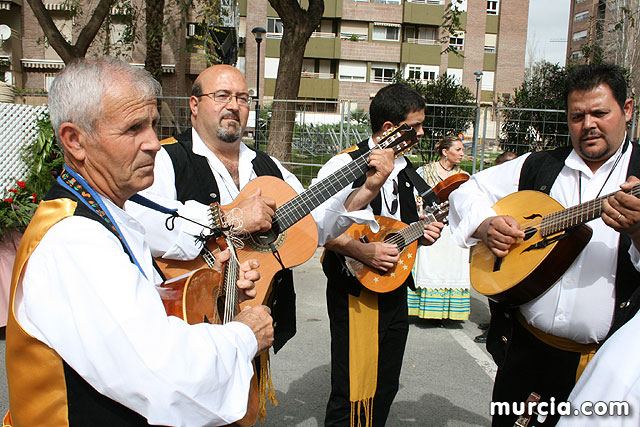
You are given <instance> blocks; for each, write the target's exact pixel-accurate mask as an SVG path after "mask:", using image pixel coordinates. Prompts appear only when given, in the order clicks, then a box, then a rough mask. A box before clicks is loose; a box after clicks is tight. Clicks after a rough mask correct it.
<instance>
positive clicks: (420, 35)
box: [404, 27, 437, 44]
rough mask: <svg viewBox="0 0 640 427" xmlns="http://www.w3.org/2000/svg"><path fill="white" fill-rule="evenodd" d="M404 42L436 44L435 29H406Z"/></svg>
mask: <svg viewBox="0 0 640 427" xmlns="http://www.w3.org/2000/svg"><path fill="white" fill-rule="evenodd" d="M404 41H405V42H407V43H418V44H436V42H437V40H436V28H435V27H406V28H405V30H404Z"/></svg>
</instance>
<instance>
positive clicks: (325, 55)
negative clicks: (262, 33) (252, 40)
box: [266, 32, 340, 59]
mask: <svg viewBox="0 0 640 427" xmlns="http://www.w3.org/2000/svg"><path fill="white" fill-rule="evenodd" d="M281 39H282V33H267V43H266V44H267V48H266V55H267V57H269V58H278V57H280V40H281ZM304 56H305V58H320V59H337V58H340V39H339V38H337V37H336V35H335V34H334V33H322V32H315V33H313V34H311V38H310V39H309V41H308V42H307V46H306V48H305V50H304Z"/></svg>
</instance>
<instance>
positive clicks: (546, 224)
mask: <svg viewBox="0 0 640 427" xmlns="http://www.w3.org/2000/svg"><path fill="white" fill-rule="evenodd" d="M615 193H617V191H615V192H613V193H610V194H607V195H605V196H602V197H598V198H597V199H593V200H589V201H588V202H585V203H581V204H579V205H576V206H572V207H570V208H567V209H563V210H561V211H558V212H553V213H551V214H549V215H546V216H545V217H544V218H543V219H542V226H541V227H540V232H541V233H542V235H543V236H549V235H552V234H556V233H559V232H561V231H564V230H566V229H569V228H573V227H577V226H579V225H582V224H585V223H587V222H589V221H592V220H594V219H596V218H598V217H599V216H600V215H602V202H603V201H604V200H605V199H607V198H608V197H609V196H612V195H614V194H615ZM628 193H630V194H632V195H633V196H636V197H640V184H637V185H636V186H635V187H633V188H632V189H631V191H628Z"/></svg>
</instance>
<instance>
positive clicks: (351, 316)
mask: <svg viewBox="0 0 640 427" xmlns="http://www.w3.org/2000/svg"><path fill="white" fill-rule="evenodd" d="M424 105H425V104H424V99H422V97H421V96H420V95H419V94H418V93H417V92H416V91H414V90H413V89H411V88H409V87H408V86H404V85H400V84H394V85H389V86H385V87H384V88H382V89H380V90H379V91H378V93H377V94H376V96H375V97H374V99H373V100H372V102H371V106H370V110H369V111H370V112H369V114H370V120H371V128H372V131H373V135H372V137H371V138H370V139H368V140H365V141H362V142H361V143H360V144H358V145H357V146H355V147H353V148H352V149H351V150H347V152H344V153H341V154H338V155H337V156H335V157H333V158H332V159H331V160H329V162H328V163H327V164H326V165H325V166H323V168H322V169H321V170H320V172H319V173H318V178H322V177H324V176H327V175H329V174H331V173H332V172H333V171H335V170H337V169H338V168H339V167H341V166H343V165H345V164H347V163H348V162H350V161H352V159H354V158H357V157H358V156H360V155H362V153H365V152H367V151H368V150H369V149H371V148H373V147H374V145H375V144H374V141H377V139H378V138H380V137H382V135H383V134H384V132H387V131H390V130H391V129H393V128H395V127H397V126H399V125H401V124H407V125H409V126H410V127H412V128H413V129H414V130H415V132H416V133H417V136H418V138H419V137H421V136H422V135H423V134H424V131H423V130H422V122H423V121H424ZM380 151H381V150H373V152H372V156H373V155H375V156H377V160H378V161H380V162H381V163H380V164H381V165H383V166H381V167H379V168H378V169H376V171H375V173H374V172H373V171H372V172H371V173H369V174H368V176H367V178H366V179H365V178H364V177H363V178H362V179H360V180H356V182H355V183H354V184H353V186H349V187H348V188H346V189H344V190H343V191H341V192H340V193H338V194H337V195H336V196H335V197H334V199H338V200H341V201H342V200H344V205H345V207H346V208H347V210H350V211H359V210H362V211H363V213H362V217H361V218H362V219H363V220H365V219H371V220H372V219H373V214H375V215H381V216H385V217H389V218H393V219H396V220H399V221H400V220H401V221H403V222H405V223H412V222H415V221H417V220H418V211H417V207H416V202H415V198H414V184H413V181H412V179H411V178H410V177H409V175H408V173H407V169H409V168H413V166H412V165H411V163H410V162H409V161H408V159H406V158H405V157H404V156H400V157H398V158H396V159H395V160H394V158H393V153H392V152H391V150H390V149H386V150H382V153H380ZM416 176H418V175H417V174H416ZM424 185H425V186H426V184H424ZM352 214H353V215H354V216H357V214H355V213H354V212H352ZM376 226H377V224H375V223H374V225H373V227H376ZM442 227H443V224H442V223H432V224H430V225H427V226H425V230H424V232H423V233H424V234H423V236H422V237H420V239H419V242H420V244H425V245H429V244H431V243H433V242H434V241H435V240H436V239H438V237H440V231H441V230H442ZM325 247H326V248H327V251H325V254H324V257H323V263H322V266H323V270H324V272H325V275H326V276H327V309H328V313H329V321H330V329H331V395H330V397H329V402H328V404H327V412H326V417H325V425H326V426H345V427H346V426H350V425H351V426H357V425H361V424H360V423H361V422H362V425H363V426H367V427H369V426H378V427H381V426H384V425H385V423H386V420H387V416H388V415H389V409H390V407H391V403H392V402H393V399H394V397H395V395H396V393H397V391H398V387H399V378H400V370H401V367H402V359H403V356H404V349H405V345H406V342H407V334H408V332H409V321H408V308H407V286H413V278H412V276H411V275H409V278H408V279H407V280H406V281H405V282H404V283H402V284H399V286H398V288H397V289H395V290H392V291H390V292H387V293H374V292H372V291H370V290H368V289H366V288H365V287H363V286H362V285H361V284H360V283H359V282H358V280H357V279H356V278H355V277H354V276H353V275H351V274H349V273H348V272H347V271H348V270H347V268H346V266H345V256H347V257H350V258H353V259H356V260H357V261H359V262H362V263H364V264H366V265H368V266H370V267H373V268H375V269H377V270H379V271H387V270H389V269H390V268H392V267H393V266H394V265H395V264H396V263H397V262H398V260H399V259H400V257H399V252H398V247H397V245H395V244H392V243H385V242H370V243H365V242H363V241H360V240H356V239H354V238H352V237H350V236H348V235H346V234H343V235H341V236H339V237H337V238H336V239H333V240H329V241H327V242H326V244H325Z"/></svg>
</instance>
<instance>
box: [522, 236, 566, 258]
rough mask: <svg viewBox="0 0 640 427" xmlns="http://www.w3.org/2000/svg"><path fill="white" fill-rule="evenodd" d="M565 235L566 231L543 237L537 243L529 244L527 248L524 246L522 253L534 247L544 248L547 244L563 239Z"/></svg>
mask: <svg viewBox="0 0 640 427" xmlns="http://www.w3.org/2000/svg"><path fill="white" fill-rule="evenodd" d="M567 235H568V234H567V233H566V232H564V233H562V234H557V235H555V236H553V237H551V238H547V237H545V238H543V239H542V240H540V241H539V242H538V243H536V244H534V245H531V246H529V247H528V248H526V249H525V250H523V251H522V253H525V252H528V251H532V250H534V249H544V248H546V247H547V246H549V245H550V244H552V243H555V242H557V241H558V240H560V239H564V238H565V237H567Z"/></svg>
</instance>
